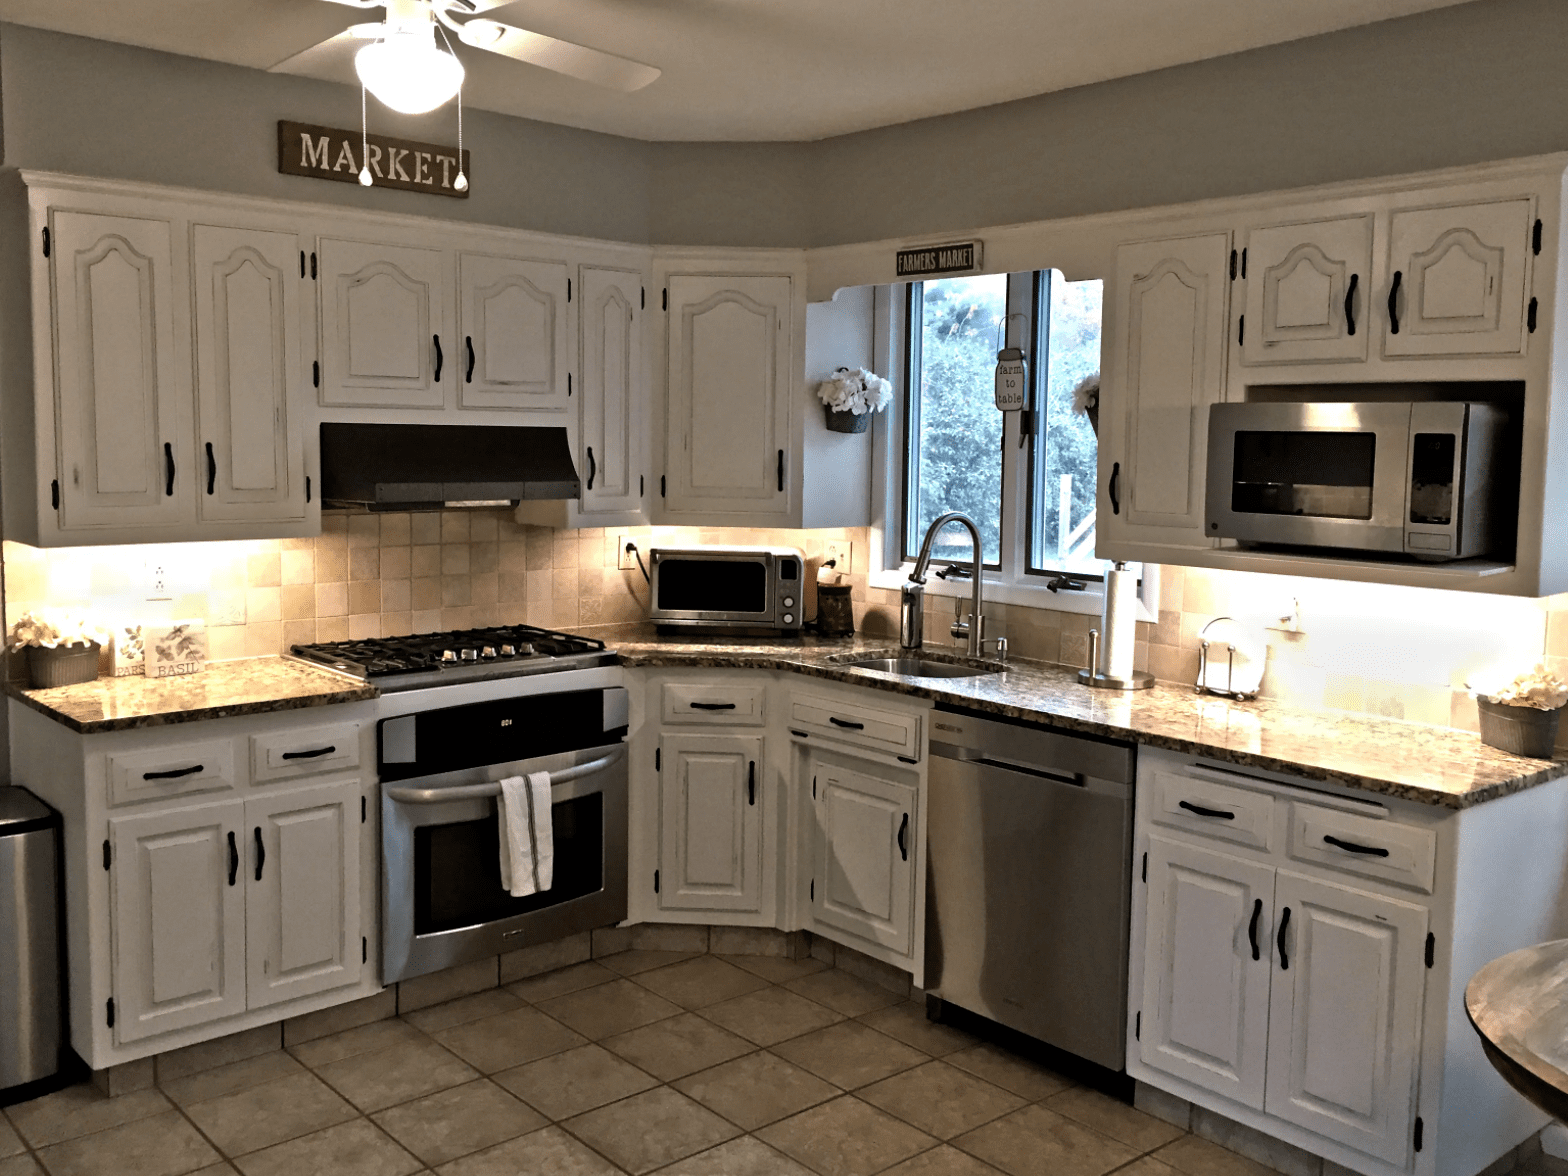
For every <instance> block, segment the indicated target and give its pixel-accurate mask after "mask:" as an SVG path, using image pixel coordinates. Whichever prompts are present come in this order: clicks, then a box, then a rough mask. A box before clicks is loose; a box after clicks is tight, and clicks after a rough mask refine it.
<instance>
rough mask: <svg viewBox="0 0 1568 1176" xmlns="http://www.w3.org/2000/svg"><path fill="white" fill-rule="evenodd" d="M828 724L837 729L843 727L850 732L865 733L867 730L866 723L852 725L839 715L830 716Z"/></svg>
mask: <svg viewBox="0 0 1568 1176" xmlns="http://www.w3.org/2000/svg"><path fill="white" fill-rule="evenodd" d="M828 722H830V723H832V724H833V725H834V726H835V727H843V728H844V729H845V730H848V731H864V730H865V729H866V725H865V724H864V723H851V722H850V721H849V720H848V719H841V718H839V717H838V716H837V715H829V716H828Z"/></svg>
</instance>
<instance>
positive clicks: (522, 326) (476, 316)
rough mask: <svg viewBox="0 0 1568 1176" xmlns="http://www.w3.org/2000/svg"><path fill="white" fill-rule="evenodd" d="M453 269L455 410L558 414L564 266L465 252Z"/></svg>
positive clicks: (565, 357) (563, 379)
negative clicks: (458, 345)
mask: <svg viewBox="0 0 1568 1176" xmlns="http://www.w3.org/2000/svg"><path fill="white" fill-rule="evenodd" d="M457 267H458V279H457V280H458V291H459V297H458V315H459V321H458V334H460V335H461V336H462V350H461V352H460V353H459V354H458V355H456V356H454V357H453V359H454V363H459V364H461V366H462V371H461V373H459V375H458V385H457V388H458V404H460V405H461V406H462V407H463V408H538V409H550V410H552V411H555V412H565V411H566V406H567V378H568V377H567V373H568V371H569V365H570V360H569V355H570V351H569V350H568V349H569V347H570V346H571V341H570V340H571V337H570V335H569V334H568V331H567V326H568V324H567V314H566V302H567V288H566V286H567V274H566V266H565V265H564V264H562V263H560V262H553V261H520V260H518V259H516V258H511V257H490V256H487V255H485V254H480V253H464V254H462V255H461V256H459V258H458V262H457Z"/></svg>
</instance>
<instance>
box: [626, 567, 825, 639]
mask: <svg viewBox="0 0 1568 1176" xmlns="http://www.w3.org/2000/svg"><path fill="white" fill-rule="evenodd" d="M649 562H650V564H651V568H650V571H649V573H648V574H649V576H650V578H651V579H652V601H653V603H652V608H651V609H650V612H649V616H650V617H651V619H652V620H653V621H654V622H655V623H656V624H658V625H660V626H673V627H676V628H682V629H689V630H700V629H706V630H713V631H721V632H745V631H748V630H757V631H764V630H765V631H768V632H780V631H783V632H798V631H799V630H800V628H801V625H802V618H801V611H802V608H801V588H802V585H803V583H804V580H805V567H806V557H805V554H804V553H803V552H801V551H800V549H799V548H796V547H655V548H654V549H653V550H652V552H651V553H650V561H649Z"/></svg>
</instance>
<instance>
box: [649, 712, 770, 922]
mask: <svg viewBox="0 0 1568 1176" xmlns="http://www.w3.org/2000/svg"><path fill="white" fill-rule="evenodd" d="M764 766H765V765H764V761H763V740H762V737H761V736H759V735H735V734H722V735H721V734H688V733H686V732H681V733H679V734H667V735H665V736H663V738H662V739H661V740H660V767H659V790H660V804H659V890H658V896H659V898H658V901H659V906H660V908H661V909H664V910H707V911H750V912H760V911H761V910H762V870H763V854H762V829H763V820H762V814H763V812H764V811H765V809H766V806H767V797H766V795H765V794H764V795H762V796H760V797H759V795H758V791H759V789H760V788H762V786H763V785H762V777H763V772H764Z"/></svg>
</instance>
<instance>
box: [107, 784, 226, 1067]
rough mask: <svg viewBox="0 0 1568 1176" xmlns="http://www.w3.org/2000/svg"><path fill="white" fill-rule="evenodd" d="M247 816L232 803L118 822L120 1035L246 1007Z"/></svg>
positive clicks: (114, 847) (179, 1025) (114, 826)
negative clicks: (241, 844) (242, 840)
mask: <svg viewBox="0 0 1568 1176" xmlns="http://www.w3.org/2000/svg"><path fill="white" fill-rule="evenodd" d="M244 817H245V813H244V806H243V804H241V802H240V801H238V800H224V801H217V802H214V803H210V804H199V805H189V806H181V807H178V808H173V809H164V810H161V811H158V812H154V813H145V814H139V815H135V816H119V817H112V818H110V820H109V823H108V828H109V843H110V847H111V860H112V875H113V878H112V889H113V894H114V920H113V922H114V939H113V942H114V948H113V955H114V965H113V966H114V978H115V1001H116V1006H117V1007H116V1009H115V1021H116V1023H115V1025H114V1031H115V1033H116V1035H117V1036H118V1038H119V1040H120V1041H139V1040H141V1039H142V1038H145V1037H150V1036H152V1035H154V1034H158V1033H167V1032H169V1031H171V1030H174V1029H183V1028H185V1027H187V1026H190V1025H196V1024H200V1023H202V1022H205V1021H212V1020H216V1019H218V1018H221V1017H226V1016H230V1015H232V1014H234V1013H238V1012H242V1011H243V1010H244V1009H245V889H244V886H243V884H242V883H241V881H240V878H239V876H238V869H239V865H240V862H239V849H238V838H239V836H240V830H241V827H242V824H243V821H244ZM76 966H82V965H81V962H80V961H77V964H76Z"/></svg>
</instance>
